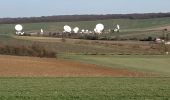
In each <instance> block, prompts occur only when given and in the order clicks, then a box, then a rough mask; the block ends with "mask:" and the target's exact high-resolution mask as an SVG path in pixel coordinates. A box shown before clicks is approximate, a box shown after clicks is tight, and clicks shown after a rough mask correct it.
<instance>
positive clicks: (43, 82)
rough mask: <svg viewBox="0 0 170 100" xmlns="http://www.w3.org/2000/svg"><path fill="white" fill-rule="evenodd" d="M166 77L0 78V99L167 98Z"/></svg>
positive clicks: (169, 88) (169, 91) (169, 86)
mask: <svg viewBox="0 0 170 100" xmlns="http://www.w3.org/2000/svg"><path fill="white" fill-rule="evenodd" d="M169 98H170V78H0V100H169Z"/></svg>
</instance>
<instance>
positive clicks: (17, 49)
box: [0, 44, 56, 58]
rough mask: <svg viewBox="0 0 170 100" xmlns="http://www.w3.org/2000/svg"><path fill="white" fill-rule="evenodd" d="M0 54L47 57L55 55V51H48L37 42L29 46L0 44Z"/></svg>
mask: <svg viewBox="0 0 170 100" xmlns="http://www.w3.org/2000/svg"><path fill="white" fill-rule="evenodd" d="M0 54H6V55H17V56H33V57H48V58H55V57H56V53H55V52H52V51H48V50H46V49H45V48H43V47H42V46H40V45H38V44H33V45H31V46H23V45H22V46H9V45H0Z"/></svg>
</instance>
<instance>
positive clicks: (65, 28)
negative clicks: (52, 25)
mask: <svg viewBox="0 0 170 100" xmlns="http://www.w3.org/2000/svg"><path fill="white" fill-rule="evenodd" d="M64 32H68V33H71V27H70V26H68V25H65V26H64Z"/></svg>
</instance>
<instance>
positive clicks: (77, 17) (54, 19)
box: [0, 13, 170, 24]
mask: <svg viewBox="0 0 170 100" xmlns="http://www.w3.org/2000/svg"><path fill="white" fill-rule="evenodd" d="M163 17H170V13H143V14H137V13H135V14H107V15H59V16H41V17H22V18H0V24H16V23H38V22H72V21H95V20H104V19H151V18H163Z"/></svg>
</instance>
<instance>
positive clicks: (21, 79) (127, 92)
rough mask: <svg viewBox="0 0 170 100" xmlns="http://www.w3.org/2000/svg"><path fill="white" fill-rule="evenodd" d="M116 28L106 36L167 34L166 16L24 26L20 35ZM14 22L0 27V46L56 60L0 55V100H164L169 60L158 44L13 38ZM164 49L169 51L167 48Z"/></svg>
mask: <svg viewBox="0 0 170 100" xmlns="http://www.w3.org/2000/svg"><path fill="white" fill-rule="evenodd" d="M113 22H114V23H115V24H120V26H121V31H120V33H111V34H107V35H105V36H106V37H114V38H115V37H116V38H121V39H123V38H125V39H127V38H128V39H130V38H135V39H136V38H139V39H142V38H147V37H149V36H151V37H157V36H158V37H159V36H162V30H163V29H164V28H167V29H168V30H167V33H169V32H170V31H169V26H170V18H153V19H135V20H132V19H110V20H98V21H77V22H42V23H25V24H23V26H24V31H25V32H39V31H40V29H41V28H43V29H44V31H45V32H62V31H63V26H64V25H65V24H67V25H70V26H71V27H72V28H73V27H75V26H79V27H80V28H81V29H89V30H93V29H94V26H95V25H96V24H98V23H103V24H104V25H105V28H106V30H107V29H109V28H111V27H112V26H113ZM14 26H15V25H14V24H0V46H1V45H4V46H5V45H10V46H17V47H22V46H26V47H27V46H31V45H33V44H36V45H40V46H43V47H44V48H45V49H46V50H48V51H52V52H55V53H56V55H57V57H56V58H38V57H25V56H23V57H22V56H19V57H18V56H11V55H8V56H7V55H0V100H1V99H2V100H23V99H24V100H30V99H35V100H56V99H62V100H68V99H69V100H75V99H76V100H99V99H101V100H108V99H109V100H125V99H126V100H128V99H129V100H132V99H134V100H144V99H145V100H146V99H151V100H157V99H158V100H162V99H165V100H168V99H169V98H170V94H169V93H170V84H169V83H170V78H169V77H170V74H169V73H170V64H169V62H170V56H169V55H165V51H164V49H165V48H164V46H163V45H161V44H156V43H153V42H148V41H129V40H126V41H121V40H119V39H118V40H117V41H107V40H81V39H67V38H66V39H65V40H64V41H63V40H62V39H61V38H55V37H29V36H15V35H14V34H15V30H14ZM167 48H168V49H167V51H170V47H169V46H167Z"/></svg>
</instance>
